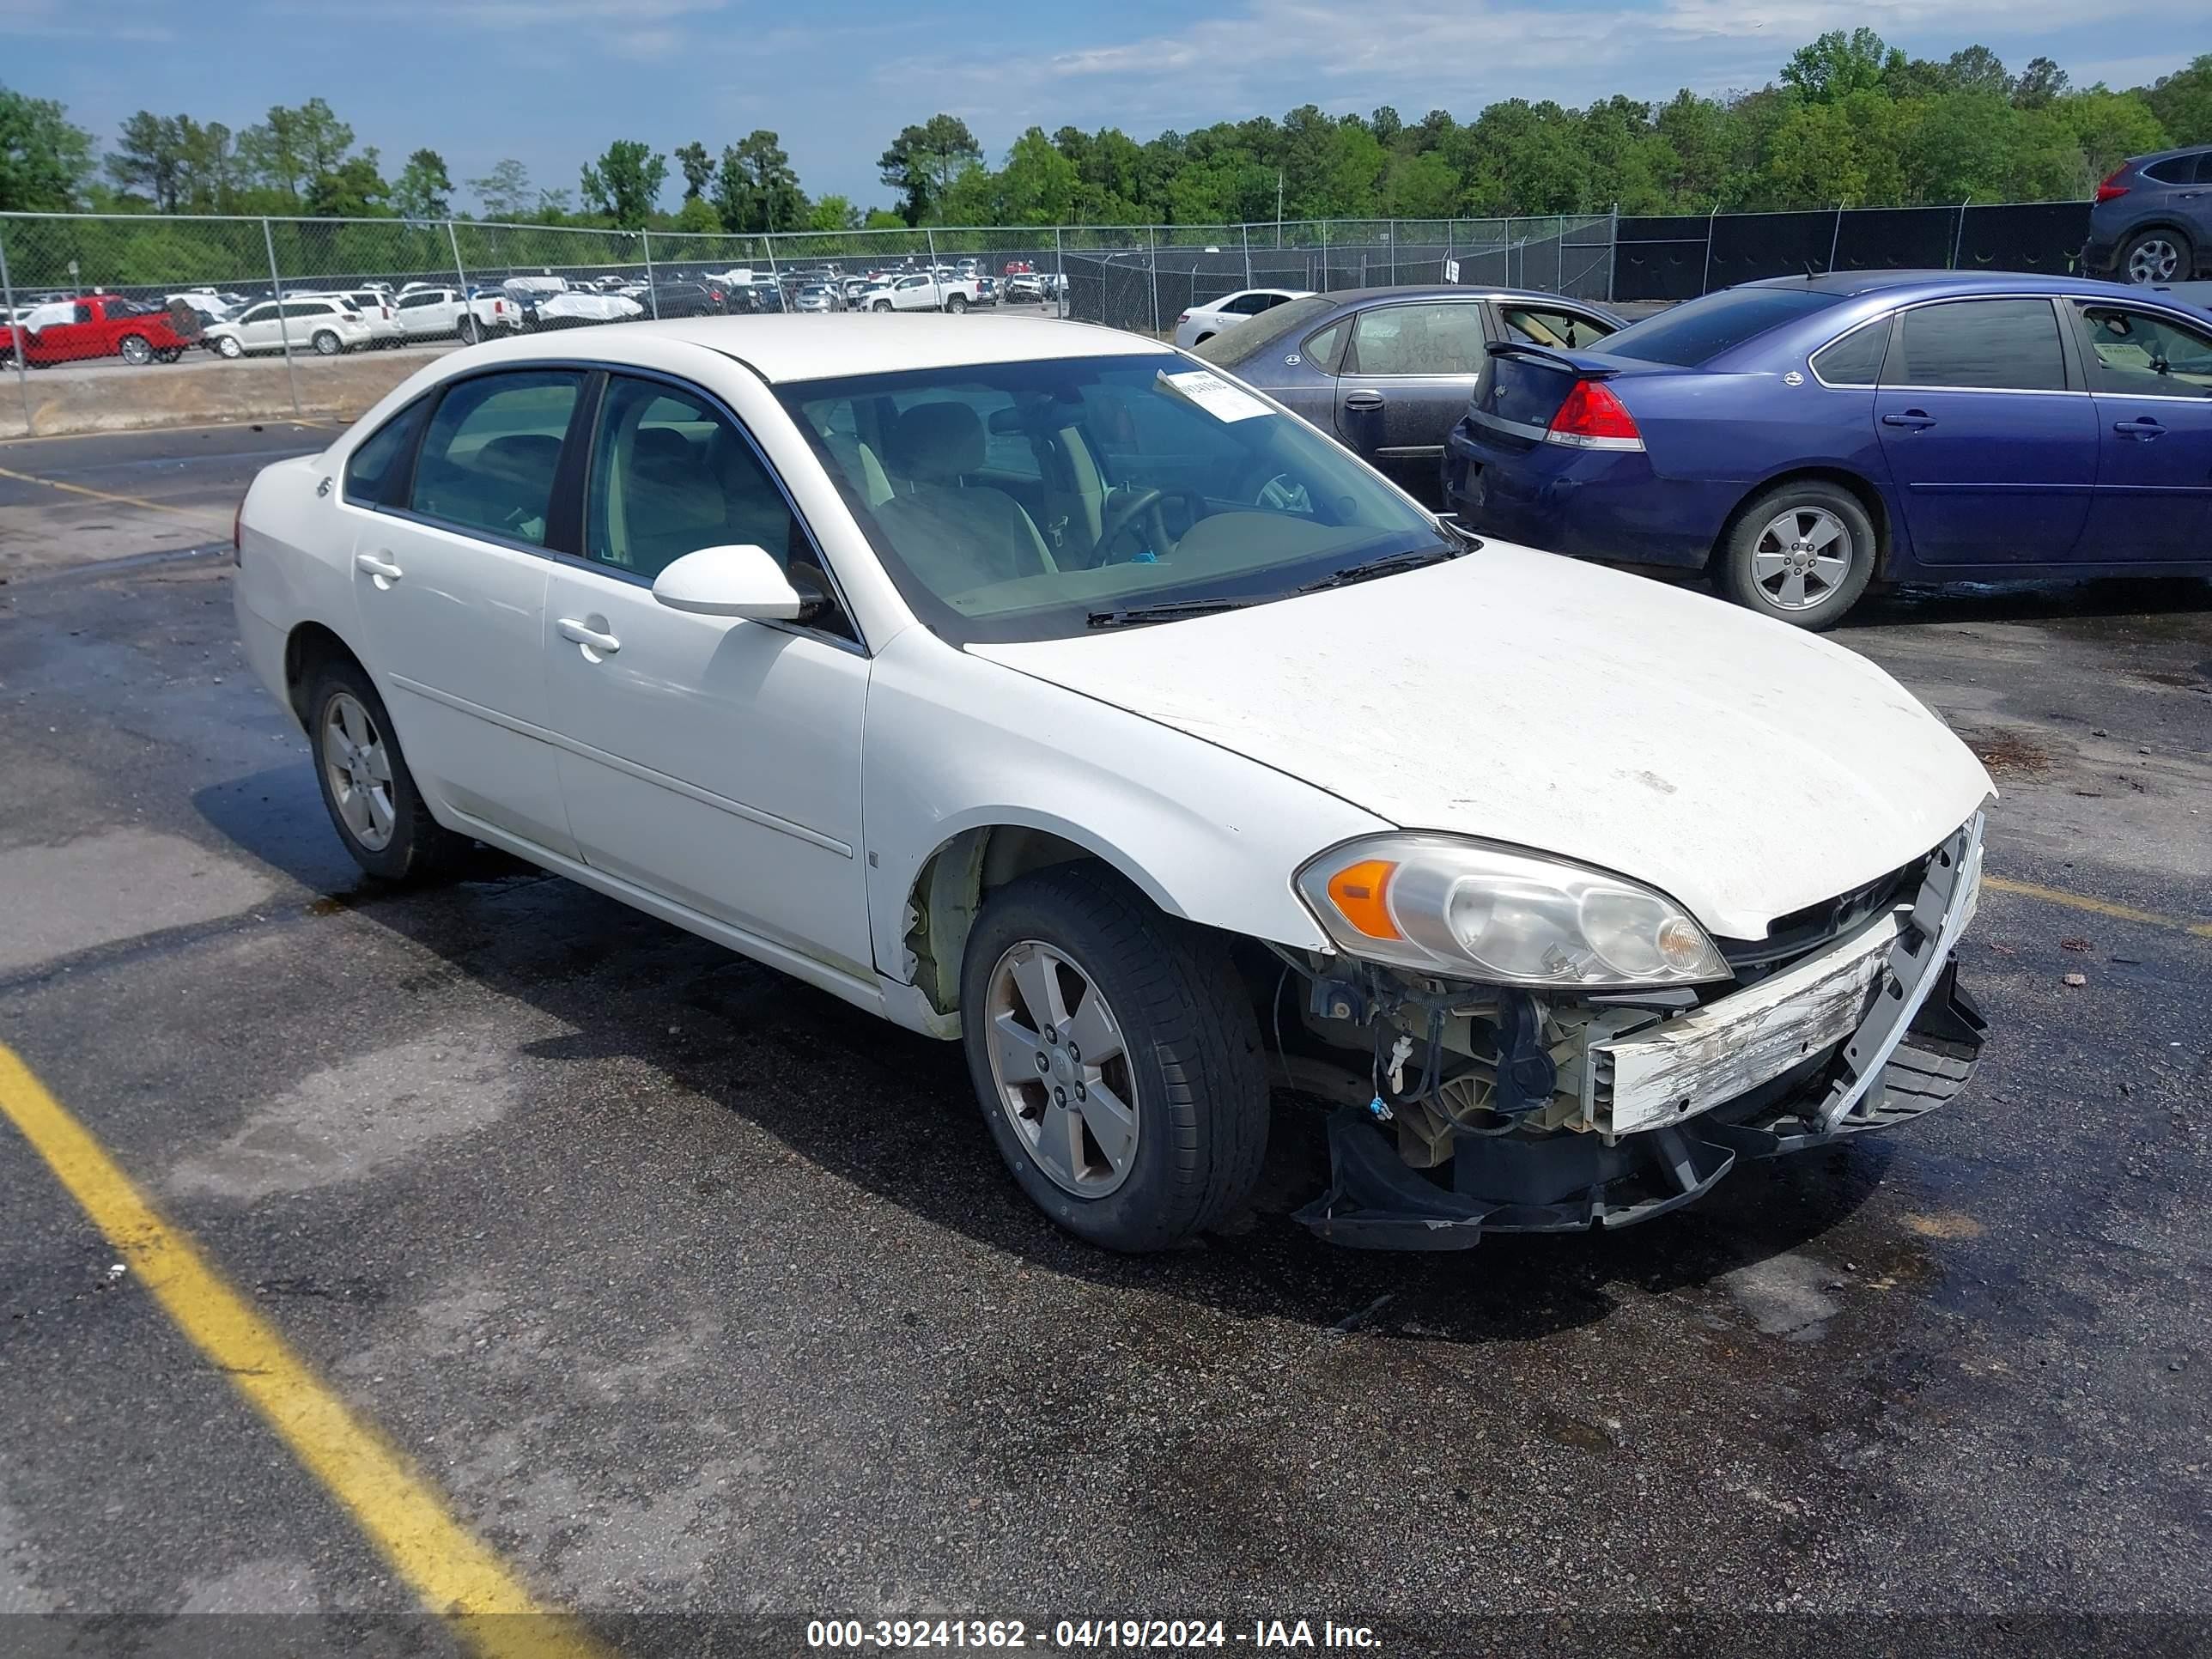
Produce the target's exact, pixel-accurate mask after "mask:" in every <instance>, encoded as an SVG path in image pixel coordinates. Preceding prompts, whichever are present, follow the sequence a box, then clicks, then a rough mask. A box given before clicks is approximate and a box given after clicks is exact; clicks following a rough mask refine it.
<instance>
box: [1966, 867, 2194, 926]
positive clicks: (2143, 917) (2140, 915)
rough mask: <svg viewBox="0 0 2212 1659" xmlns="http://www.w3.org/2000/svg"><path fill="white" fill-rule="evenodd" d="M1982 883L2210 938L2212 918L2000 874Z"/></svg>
mask: <svg viewBox="0 0 2212 1659" xmlns="http://www.w3.org/2000/svg"><path fill="white" fill-rule="evenodd" d="M1982 885H1983V886H1984V887H1988V888H1992V889H1994V890H1996V891H1997V892H2000V893H2017V894H2019V895H2020V896H2021V897H2022V898H2032V899H2041V900H2042V901H2043V902H2045V904H2063V905H2064V906H2065V907H2066V908H2068V909H2069V910H2087V911H2088V912H2089V913H2090V914H2091V915H2099V916H2110V917H2112V920H2113V921H2139V922H2142V923H2143V924H2144V925H2145V926H2146V927H2172V928H2176V929H2178V930H2179V931H2180V932H2182V933H2191V934H2194V935H2195V936H2196V937H2197V938H2198V939H2212V921H2189V920H2188V919H2186V918H2185V917H2182V916H2166V915H2160V914H2159V913H2158V912H2157V911H2155V910H2138V909H2136V908H2135V906H2133V905H2131V904H2115V903H2114V902H2112V900H2110V899H2100V898H2091V897H2089V896H2087V894H2086V893H2069V892H2068V891H2067V890H2065V889H2064V888H2063V887H2045V886H2044V885H2043V884H2041V883H2039V882H2033V881H2014V880H2011V879H2010V878H2007V877H2004V876H1984V877H1983V878H1982Z"/></svg>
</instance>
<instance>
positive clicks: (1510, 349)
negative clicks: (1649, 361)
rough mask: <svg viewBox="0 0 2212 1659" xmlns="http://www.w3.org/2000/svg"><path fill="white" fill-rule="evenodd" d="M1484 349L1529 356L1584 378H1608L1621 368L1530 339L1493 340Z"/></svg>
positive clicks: (1496, 353)
mask: <svg viewBox="0 0 2212 1659" xmlns="http://www.w3.org/2000/svg"><path fill="white" fill-rule="evenodd" d="M1484 349H1486V350H1487V351H1488V352H1489V353H1490V355H1491V356H1493V357H1528V358H1533V359H1534V360H1535V361H1537V362H1545V363H1549V364H1551V365H1552V366H1553V368H1563V369H1565V370H1566V371H1567V373H1568V374H1572V375H1575V376H1576V377H1577V378H1578V379H1581V380H1611V379H1612V378H1613V376H1614V375H1616V374H1620V368H1618V367H1616V366H1615V365H1613V364H1612V363H1607V362H1591V361H1590V360H1589V358H1587V357H1585V356H1582V355H1580V354H1578V353H1576V352H1571V351H1562V350H1560V349H1559V348H1558V347H1556V346H1541V345H1537V344H1535V343H1534V342H1532V341H1528V340H1492V342H1491V343H1489V345H1488V346H1486V348H1484Z"/></svg>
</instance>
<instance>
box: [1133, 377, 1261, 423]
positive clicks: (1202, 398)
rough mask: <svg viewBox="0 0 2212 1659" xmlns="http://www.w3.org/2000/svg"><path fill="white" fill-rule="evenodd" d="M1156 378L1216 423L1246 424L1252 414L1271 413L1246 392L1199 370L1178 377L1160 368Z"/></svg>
mask: <svg viewBox="0 0 2212 1659" xmlns="http://www.w3.org/2000/svg"><path fill="white" fill-rule="evenodd" d="M1160 379H1161V380H1163V381H1164V382H1165V383H1166V384H1167V385H1168V386H1170V387H1171V388H1172V389H1173V390H1175V391H1177V392H1181V393H1182V395H1183V396H1184V397H1186V398H1189V399H1190V400H1191V402H1193V403H1194V404H1197V405H1198V406H1199V407H1200V409H1202V410H1205V411H1206V413H1207V414H1209V415H1211V416H1213V418H1214V419H1215V420H1217V421H1249V420H1250V419H1251V418H1252V417H1253V416H1255V415H1272V414H1273V413H1274V410H1271V409H1269V408H1268V407H1267V404H1263V403H1261V401H1260V400H1259V399H1258V398H1255V397H1254V396H1253V395H1252V394H1251V393H1250V392H1243V391H1239V390H1238V389H1237V387H1235V386H1231V385H1230V384H1229V382H1228V381H1226V380H1223V379H1222V378H1221V377H1220V376H1219V375H1218V374H1208V373H1206V370H1204V369H1202V368H1194V369H1191V370H1188V372H1186V373H1184V374H1169V373H1168V372H1167V370H1165V369H1162V370H1161V371H1160Z"/></svg>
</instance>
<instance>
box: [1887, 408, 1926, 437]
mask: <svg viewBox="0 0 2212 1659" xmlns="http://www.w3.org/2000/svg"><path fill="white" fill-rule="evenodd" d="M1881 423H1882V424H1883V425H1884V426H1902V427H1909V428H1911V429H1912V430H1913V431H1915V432H1924V431H1925V430H1927V428H1929V427H1931V426H1933V425H1935V424H1936V417H1935V416H1933V415H1930V414H1929V412H1928V411H1927V410H1924V409H1908V410H1904V411H1902V412H1901V413H1898V414H1893V415H1885V416H1882V417H1881Z"/></svg>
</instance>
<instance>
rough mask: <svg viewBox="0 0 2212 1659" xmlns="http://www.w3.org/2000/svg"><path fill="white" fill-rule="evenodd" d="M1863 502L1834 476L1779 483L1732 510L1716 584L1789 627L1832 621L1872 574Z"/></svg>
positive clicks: (1870, 533)
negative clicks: (1825, 479)
mask: <svg viewBox="0 0 2212 1659" xmlns="http://www.w3.org/2000/svg"><path fill="white" fill-rule="evenodd" d="M1876 553H1877V545H1876V542H1875V530H1874V520H1872V519H1871V518H1869V516H1868V515H1867V510H1866V507H1865V505H1864V504H1863V502H1861V501H1860V500H1859V498H1858V497H1857V496H1856V495H1852V494H1851V492H1850V490H1848V489H1844V487H1843V486H1842V485H1840V484H1832V483H1822V482H1820V480H1818V479H1812V478H1808V479H1804V480H1802V481H1801V482H1798V483H1784V484H1778V485H1776V486H1775V487H1774V488H1773V489H1770V490H1767V491H1765V493H1763V494H1761V495H1758V496H1756V497H1754V498H1753V500H1752V501H1750V502H1748V503H1747V505H1746V506H1745V507H1744V508H1743V509H1742V511H1741V512H1740V513H1738V514H1737V515H1736V519H1735V524H1734V525H1733V526H1731V527H1730V529H1729V533H1728V536H1727V538H1725V539H1724V540H1723V543H1722V544H1721V547H1720V550H1719V556H1720V569H1719V572H1718V574H1719V578H1720V586H1721V591H1722V592H1723V593H1725V594H1727V596H1728V597H1729V599H1734V600H1735V602H1736V603H1737V604H1738V605H1743V606H1745V607H1747V609H1750V610H1753V611H1758V612H1759V614H1760V615H1761V616H1764V617H1773V618H1774V619H1775V620H1776V621H1777V622H1785V623H1790V625H1791V626H1792V627H1794V628H1810V629H1827V628H1833V627H1834V626H1835V625H1836V624H1837V623H1839V622H1841V621H1842V620H1843V618H1844V612H1846V611H1849V610H1850V608H1851V607H1852V606H1853V605H1856V604H1857V603H1858V599H1859V596H1860V595H1861V594H1862V593H1863V592H1866V588H1867V584H1868V583H1869V581H1871V580H1873V579H1874V567H1875V556H1876Z"/></svg>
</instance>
